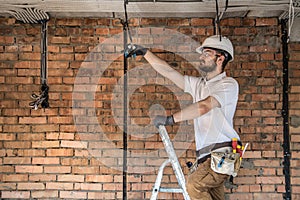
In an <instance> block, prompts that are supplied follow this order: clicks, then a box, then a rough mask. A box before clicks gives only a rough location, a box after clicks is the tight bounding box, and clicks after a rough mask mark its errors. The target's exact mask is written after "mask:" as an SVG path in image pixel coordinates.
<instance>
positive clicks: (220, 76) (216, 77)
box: [203, 72, 226, 83]
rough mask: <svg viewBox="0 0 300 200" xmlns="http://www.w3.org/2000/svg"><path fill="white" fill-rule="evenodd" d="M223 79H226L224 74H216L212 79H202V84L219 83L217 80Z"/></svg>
mask: <svg viewBox="0 0 300 200" xmlns="http://www.w3.org/2000/svg"><path fill="white" fill-rule="evenodd" d="M225 77H226V72H223V73H221V74H218V75H217V76H215V77H213V78H212V79H210V80H206V78H203V80H204V82H206V83H213V82H216V81H219V80H221V79H223V78H225Z"/></svg>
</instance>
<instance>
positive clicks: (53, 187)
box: [46, 182, 73, 190]
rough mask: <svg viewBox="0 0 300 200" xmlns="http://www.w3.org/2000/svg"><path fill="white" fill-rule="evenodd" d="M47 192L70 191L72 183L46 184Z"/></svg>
mask: <svg viewBox="0 0 300 200" xmlns="http://www.w3.org/2000/svg"><path fill="white" fill-rule="evenodd" d="M46 189H47V190H72V189H73V183H57V182H49V183H46Z"/></svg>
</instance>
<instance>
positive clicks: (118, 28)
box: [0, 18, 300, 200]
mask: <svg viewBox="0 0 300 200" xmlns="http://www.w3.org/2000/svg"><path fill="white" fill-rule="evenodd" d="M0 21H1V23H0V52H1V54H0V61H1V62H0V85H1V86H0V98H1V105H0V108H1V110H0V112H1V116H0V134H1V139H0V146H1V150H0V155H1V157H0V163H1V165H0V171H1V176H0V180H1V183H0V189H1V196H0V197H1V198H2V199H6V198H17V197H19V198H22V199H28V198H37V199H42V198H54V199H57V198H62V199H64V198H74V199H122V192H123V185H122V167H123V163H122V155H123V152H122V147H123V130H122V127H123V122H122V119H123V116H122V115H123V110H122V109H123V106H122V103H123V98H122V97H123V96H122V91H123V85H122V84H123V82H122V81H123V60H122V54H121V53H120V51H121V50H122V44H123V40H122V36H123V33H122V25H121V24H120V20H119V19H71V18H70V19H51V20H50V21H49V23H48V84H49V87H50V94H49V95H50V100H49V103H50V108H49V109H45V110H43V109H39V110H31V109H30V108H29V106H28V104H29V102H30V101H31V99H30V95H31V93H32V92H33V91H34V92H38V91H39V87H40V86H39V83H40V78H39V76H40V59H41V57H40V26H39V25H29V24H22V23H19V22H17V21H15V19H12V18H1V19H0ZM130 24H131V27H132V36H133V40H134V42H136V43H139V44H144V45H145V46H149V47H151V48H152V49H153V51H154V52H155V53H156V54H157V55H159V56H160V57H162V58H164V59H165V60H167V62H169V63H170V64H171V65H172V66H174V68H175V69H177V70H178V71H180V72H182V73H185V74H190V75H192V74H193V75H197V72H196V71H195V70H194V69H193V66H192V64H193V62H197V55H196V54H195V53H191V52H192V50H194V47H195V45H197V44H196V42H199V41H200V42H201V41H203V40H204V39H205V38H206V37H207V36H208V35H211V34H213V26H212V19H198V18H191V19H190V18H189V19H178V18H151V19H149V18H147V19H145V18H142V19H132V20H131V21H130ZM222 27H223V28H222V32H223V34H224V35H228V36H229V37H230V39H232V41H233V43H234V45H235V49H236V56H235V61H234V62H233V63H231V64H230V66H229V67H228V68H227V73H228V75H230V76H233V77H234V78H236V79H237V80H238V82H239V84H240V97H239V103H238V109H237V112H236V117H235V128H236V130H237V131H238V132H239V133H240V136H241V138H242V140H243V141H244V142H249V143H250V146H249V149H248V151H247V153H246V155H245V158H244V163H243V167H242V169H241V171H240V173H239V176H238V177H236V178H235V179H234V182H233V184H228V185H227V189H226V196H227V198H228V199H230V200H234V199H255V200H257V199H282V194H283V193H284V192H285V188H284V186H285V185H284V182H285V181H284V175H283V172H282V169H283V168H282V166H283V164H282V161H283V151H282V147H281V145H282V141H283V139H282V138H283V137H282V135H283V134H282V129H283V127H282V118H281V105H282V102H281V99H282V78H281V77H282V62H281V59H282V54H281V52H282V50H281V39H280V24H279V23H278V20H277V19H275V18H245V19H242V18H230V19H224V20H222ZM183 34H185V35H186V36H184V35H183ZM289 47H290V55H291V62H290V73H291V75H290V84H291V93H290V114H291V127H290V128H291V139H292V143H291V148H292V162H291V166H292V169H291V175H292V185H293V199H298V198H300V187H299V175H298V174H299V167H298V166H299V157H300V154H299V148H300V146H299V142H300V137H299V133H300V129H299V127H300V120H299V119H300V118H299V116H300V113H299V101H300V99H299V91H300V89H299V85H300V82H299V76H300V71H299V58H300V56H299V55H300V44H299V43H290V45H289ZM172 52H174V53H172ZM128 82H129V86H128V91H130V92H129V93H128V97H129V100H128V113H129V115H128V122H129V126H128V184H127V188H128V199H147V198H149V197H150V195H151V189H152V186H153V183H154V181H155V178H156V173H157V169H158V167H159V166H160V164H161V163H162V162H163V161H164V160H165V159H166V153H165V152H164V148H163V145H162V142H161V141H160V138H159V136H158V134H154V133H157V131H156V129H155V128H154V127H153V126H152V125H149V124H151V118H152V117H153V116H154V115H156V114H158V113H167V114H171V113H174V112H175V111H177V110H178V109H179V108H180V107H184V106H185V105H186V104H188V103H189V102H190V97H189V96H188V95H186V94H184V93H182V91H180V90H179V89H178V88H176V87H175V86H174V85H173V84H172V83H170V82H169V81H168V80H166V79H164V78H163V77H161V76H159V75H157V74H156V73H155V72H154V71H153V70H151V68H150V67H149V66H148V65H147V63H145V62H144V60H143V59H141V58H136V60H134V59H130V60H129V72H128ZM168 131H169V132H170V137H171V138H172V139H173V142H174V145H175V147H176V149H177V150H178V155H179V156H180V158H179V160H180V163H181V164H182V166H184V167H183V169H184V172H185V173H187V172H188V169H187V168H186V167H185V162H186V161H193V158H194V156H195V153H194V151H193V150H194V144H193V143H192V140H193V133H192V132H193V131H192V122H188V123H181V124H177V125H176V126H174V127H168ZM165 173H166V176H165V177H164V178H163V185H164V186H174V185H176V179H175V177H174V175H173V172H172V169H171V168H170V167H169V168H167V169H166V170H165ZM159 197H160V198H161V199H182V196H181V195H179V194H161V195H160V196H159Z"/></svg>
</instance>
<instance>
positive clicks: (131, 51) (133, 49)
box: [124, 44, 148, 58]
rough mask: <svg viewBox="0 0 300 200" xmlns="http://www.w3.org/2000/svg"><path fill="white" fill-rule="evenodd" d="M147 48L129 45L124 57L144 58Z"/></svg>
mask: <svg viewBox="0 0 300 200" xmlns="http://www.w3.org/2000/svg"><path fill="white" fill-rule="evenodd" d="M147 50H148V49H147V48H145V47H142V46H140V45H137V44H127V45H126V47H125V49H124V55H125V57H126V58H128V57H131V56H133V57H135V56H144V55H145V54H146V53H147Z"/></svg>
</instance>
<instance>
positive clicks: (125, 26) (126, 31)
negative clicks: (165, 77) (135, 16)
mask: <svg viewBox="0 0 300 200" xmlns="http://www.w3.org/2000/svg"><path fill="white" fill-rule="evenodd" d="M127 4H128V0H124V11H125V20H124V21H123V23H122V24H123V38H124V49H125V48H126V45H127V43H128V36H129V38H130V41H131V42H132V38H131V34H130V30H129V27H128V16H127ZM123 59H124V71H123V73H124V88H123V98H124V102H123V106H124V109H123V117H124V118H123V200H126V199H127V139H128V136H127V123H128V122H127V120H128V119H127V113H128V112H127V110H128V108H127V85H128V78H127V70H128V61H127V57H126V56H125V54H123Z"/></svg>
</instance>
